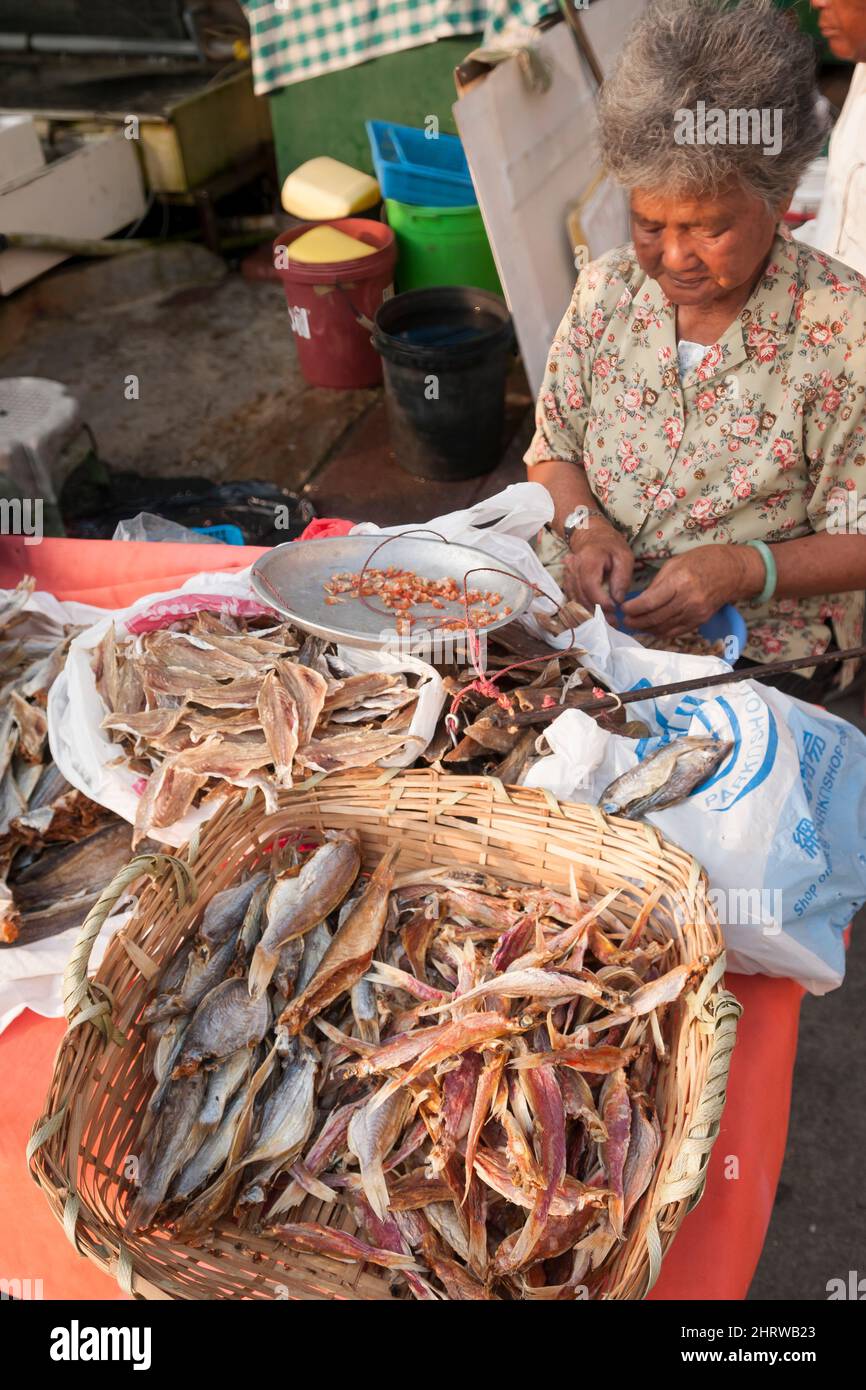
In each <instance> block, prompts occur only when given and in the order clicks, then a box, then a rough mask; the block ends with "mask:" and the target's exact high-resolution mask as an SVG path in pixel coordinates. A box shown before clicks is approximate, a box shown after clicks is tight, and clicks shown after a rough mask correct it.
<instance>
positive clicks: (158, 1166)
mask: <svg viewBox="0 0 866 1390" xmlns="http://www.w3.org/2000/svg"><path fill="white" fill-rule="evenodd" d="M206 1085H207V1081H206V1078H205V1075H204V1073H203V1072H195V1073H193V1075H191V1076H184V1077H182V1078H181V1079H180V1080H179V1081H176V1082H175V1083H174V1084H173V1085H172V1086H171V1087H170V1088H169V1092H168V1096H167V1097H166V1101H165V1104H164V1106H163V1108H162V1113H161V1115H160V1119H159V1123H158V1124H157V1125H156V1126H155V1128H154V1129H153V1130H152V1131H151V1138H152V1143H151V1144H150V1148H149V1152H148V1154H147V1156H146V1161H145V1168H144V1175H143V1177H142V1179H141V1185H140V1188H139V1191H138V1194H137V1195H136V1197H135V1200H134V1201H133V1203H132V1206H131V1208H130V1211H129V1216H128V1218H127V1226H128V1227H129V1229H130V1230H133V1231H135V1230H141V1229H143V1228H145V1227H147V1226H149V1225H150V1223H151V1221H152V1220H153V1217H154V1215H155V1214H156V1210H157V1208H158V1206H159V1204H160V1202H161V1201H162V1200H163V1198H164V1197H165V1194H166V1192H167V1191H168V1188H169V1184H170V1183H171V1181H172V1178H173V1177H174V1175H175V1173H177V1172H178V1171H179V1169H180V1168H181V1166H182V1165H183V1164H184V1163H185V1162H186V1160H187V1158H188V1157H189V1147H190V1137H191V1135H192V1133H193V1129H194V1126H195V1120H196V1116H197V1114H198V1111H199V1108H200V1106H201V1102H202V1099H203V1097H204V1092H205V1087H206Z"/></svg>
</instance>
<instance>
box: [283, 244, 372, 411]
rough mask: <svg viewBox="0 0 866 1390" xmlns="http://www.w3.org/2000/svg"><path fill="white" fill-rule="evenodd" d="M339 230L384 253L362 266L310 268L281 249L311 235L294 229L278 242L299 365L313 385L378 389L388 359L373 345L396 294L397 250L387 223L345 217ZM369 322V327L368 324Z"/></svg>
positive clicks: (336, 263)
mask: <svg viewBox="0 0 866 1390" xmlns="http://www.w3.org/2000/svg"><path fill="white" fill-rule="evenodd" d="M329 225H330V226H332V227H336V228H337V229H338V231H341V232H345V233H346V234H347V236H353V237H355V238H356V239H357V240H358V241H364V242H366V243H367V245H368V246H375V247H377V248H378V250H377V251H376V253H375V255H373V256H364V257H362V259H361V260H359V261H333V262H327V261H326V262H323V263H321V264H318V265H306V264H304V263H303V262H301V261H293V260H292V259H291V251H289V254H288V258H286V256H285V253H283V255H282V256H280V254H279V248H280V247H284V246H285V247H291V243H292V242H293V241H295V240H296V239H297V237H299V236H302V235H303V233H304V232H307V231H309V225H308V224H305V225H303V226H300V227H293V228H292V229H291V231H288V232H283V233H282V235H280V236H278V237H277V239H276V241H275V242H274V263H275V267H276V269H277V272H278V274H279V277H280V280H281V281H282V284H283V290H284V291H285V295H286V303H287V304H288V306H289V318H290V319H291V324H292V332H293V333H294V335H295V346H296V347H297V349H298V362H299V364H300V368H301V371H302V372H303V375H304V379H305V380H306V381H308V382H309V383H310V385H311V386H376V385H378V383H379V382H380V381H381V380H382V359H381V358H380V356H379V354H378V352H377V351H376V349H375V348H374V347H373V344H372V343H371V341H370V331H371V328H372V319H373V318H374V316H375V313H376V310H377V309H378V308H379V306H380V304H381V303H382V301H383V300H384V299H386V298H387V297H388V295H389V294H391V293H393V281H394V265H395V263H396V260H397V246H396V242H395V240H394V233H393V232H392V230H391V228H390V227H386V226H385V225H384V223H381V222H372V221H370V220H369V219H368V218H365V217H341V218H338V219H337V220H336V221H334V222H331V223H329ZM364 320H366V323H365V322H364Z"/></svg>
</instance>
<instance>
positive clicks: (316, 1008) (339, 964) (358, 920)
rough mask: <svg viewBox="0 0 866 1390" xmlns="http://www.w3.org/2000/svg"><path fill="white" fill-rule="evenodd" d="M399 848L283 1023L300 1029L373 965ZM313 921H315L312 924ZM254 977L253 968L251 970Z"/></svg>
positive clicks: (378, 872) (374, 876) (288, 1008)
mask: <svg viewBox="0 0 866 1390" xmlns="http://www.w3.org/2000/svg"><path fill="white" fill-rule="evenodd" d="M398 854H399V848H394V849H391V850H389V851H388V852H387V853H386V854H385V855H384V856H383V858H382V859H381V860H380V861H379V864H378V865H377V866H376V870H375V872H374V873H373V874H372V876H371V878H370V882H369V883H368V885H367V887H366V888H365V889H364V892H363V894H362V895H361V897H360V898H359V900H358V903H357V906H356V907H355V909H354V911H353V912H351V913H350V914H349V916H348V917H347V919H346V921H345V922H344V923H343V925H342V926H341V927H340V928H339V929H338V931H337V934H336V936H335V937H334V939H333V940H332V942H331V944H330V946H329V947H328V949H327V951H326V952H325V954H324V956H323V957H322V962H321V965H320V966H319V968H318V970H317V971H316V973H315V975H314V976H313V978H312V980H311V981H310V983H309V984H308V985H307V987H306V989H304V990H302V991H301V992H300V993H299V994H298V995H297V996H296V997H295V998H294V999H293V1000H292V1001H291V1003H290V1004H288V1005H287V1006H286V1008H285V1009H284V1010H283V1012H282V1013H281V1014H280V1019H279V1022H280V1026H281V1027H285V1028H286V1029H287V1031H288V1032H289V1033H299V1032H300V1031H301V1029H302V1028H303V1027H304V1024H305V1023H306V1022H307V1021H308V1020H309V1019H310V1018H312V1017H313V1015H314V1014H317V1013H321V1011H322V1010H323V1009H325V1008H327V1007H328V1005H329V1004H332V1003H333V1001H334V1000H335V999H336V998H338V997H339V995H341V994H342V993H343V992H344V991H345V990H348V989H351V987H352V985H353V984H354V983H355V982H356V980H359V979H360V978H361V976H362V975H363V974H364V973H365V971H366V970H368V969H369V966H370V963H371V961H372V959H373V952H374V950H375V949H376V946H377V945H378V942H379V937H380V936H381V934H382V928H383V927H384V925H385V919H386V917H387V914H388V894H389V892H390V891H391V886H392V884H393V881H394V872H393V864H394V861H395V859H396V858H397V855H398ZM311 925H312V924H311ZM250 976H251V978H252V970H251V971H250Z"/></svg>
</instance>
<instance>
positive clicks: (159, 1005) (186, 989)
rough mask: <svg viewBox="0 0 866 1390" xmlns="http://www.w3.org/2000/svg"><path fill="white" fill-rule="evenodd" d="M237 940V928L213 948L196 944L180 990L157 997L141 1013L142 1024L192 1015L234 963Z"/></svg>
mask: <svg viewBox="0 0 866 1390" xmlns="http://www.w3.org/2000/svg"><path fill="white" fill-rule="evenodd" d="M237 938H238V932H237V929H236V930H235V931H234V932H233V933H232V934H231V936H229V938H228V939H227V940H226V941H224V942H223V943H222V945H221V946H217V947H216V948H215V949H212V948H211V947H210V946H207V945H204V944H202V943H197V944H196V945H195V946H194V947H193V949H192V951H191V953H190V956H189V960H188V962H187V967H186V973H185V974H184V977H183V983H182V985H181V987H180V989H179V990H177V991H176V992H174V993H173V994H158V995H157V997H156V998H155V999H154V1000H153V1001H152V1002H151V1003H150V1004H148V1006H147V1008H146V1009H145V1011H144V1013H143V1014H142V1018H143V1020H144V1022H145V1023H156V1022H157V1021H158V1020H159V1019H163V1018H172V1017H173V1016H174V1015H175V1014H190V1013H192V1011H193V1009H195V1008H197V1007H198V1005H199V1004H200V1003H201V1001H202V999H204V997H205V995H206V994H207V993H208V991H209V990H212V989H213V987H214V985H218V984H219V982H220V980H222V978H223V976H224V975H225V973H226V971H227V970H228V968H229V966H230V965H231V963H232V961H233V960H234V955H235V945H236V943H237Z"/></svg>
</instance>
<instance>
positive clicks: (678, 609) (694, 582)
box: [622, 545, 764, 637]
mask: <svg viewBox="0 0 866 1390" xmlns="http://www.w3.org/2000/svg"><path fill="white" fill-rule="evenodd" d="M763 587H764V562H763V560H762V559H761V556H760V554H759V553H758V551H757V550H755V549H754V547H753V546H750V545H700V546H695V547H694V549H693V550H689V551H686V552H685V553H684V554H682V555H674V556H673V557H672V558H671V559H670V560H666V561H665V562H664V564H663V565H662V567H661V569H660V570H659V572H658V574H657V575H656V576H655V578H654V579H653V580H652V583H650V584H649V585H648V586H647V587H646V589H644V591H643V593H642V594H639V595H638V596H637V597H636V598H633V599H630V600H629V602H628V603H625V604H623V609H622V611H623V616H624V618H625V620H626V622H627V624H628V626H629V627H630V628H631V630H632V631H633V632H647V633H653V634H656V635H658V636H661V637H679V636H680V635H681V634H682V633H684V632H694V631H695V630H696V629H697V628H698V627H700V625H701V623H705V622H706V621H707V619H708V618H711V617H712V615H713V614H714V613H716V612H718V610H719V609H720V608H721V607H722V606H723V605H724V604H726V603H738V602H741V601H742V600H744V599H748V598H754V597H755V596H756V595H757V594H759V593H760V592H761V590H762V589H763Z"/></svg>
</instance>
